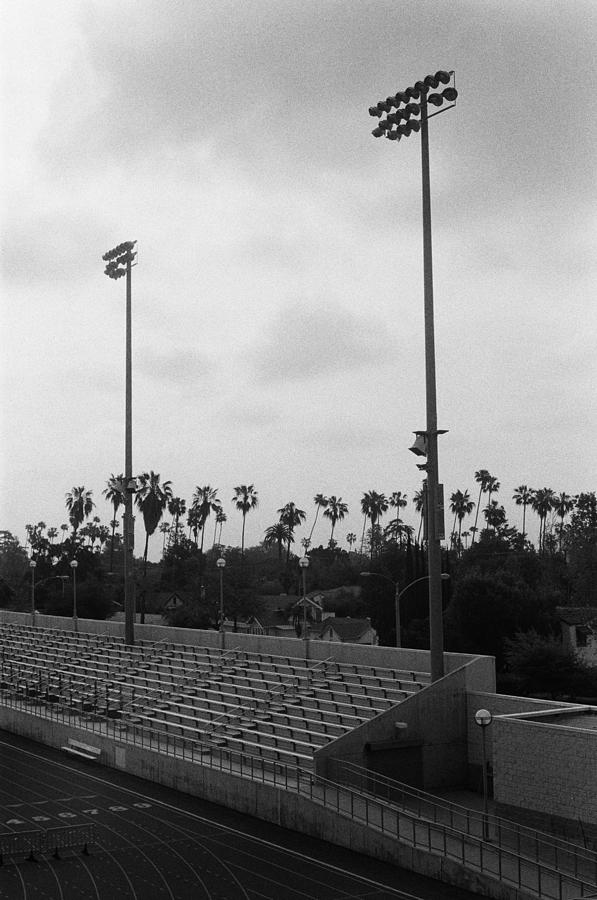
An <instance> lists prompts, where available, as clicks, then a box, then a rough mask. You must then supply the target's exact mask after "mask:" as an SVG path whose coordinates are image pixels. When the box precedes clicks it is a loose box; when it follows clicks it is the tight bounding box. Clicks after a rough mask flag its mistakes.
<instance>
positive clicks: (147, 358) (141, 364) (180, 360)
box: [135, 347, 217, 390]
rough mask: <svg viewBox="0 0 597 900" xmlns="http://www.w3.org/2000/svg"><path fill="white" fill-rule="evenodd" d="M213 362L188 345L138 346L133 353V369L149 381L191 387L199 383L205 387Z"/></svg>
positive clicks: (210, 374) (189, 388)
mask: <svg viewBox="0 0 597 900" xmlns="http://www.w3.org/2000/svg"><path fill="white" fill-rule="evenodd" d="M214 365H216V366H217V363H214V361H213V360H212V359H211V358H208V357H207V356H205V355H204V354H201V353H198V352H197V351H196V350H193V349H190V348H180V347H177V348H176V349H174V350H153V349H151V348H148V347H144V348H141V349H140V350H139V351H138V352H137V353H136V355H135V370H136V371H137V372H138V373H139V374H141V375H144V376H145V377H146V378H147V379H149V380H151V381H158V382H159V383H160V384H161V385H164V386H168V385H169V386H171V387H177V388H184V389H185V390H192V389H193V385H197V384H200V385H201V386H202V389H205V383H206V380H207V379H209V381H211V379H212V377H213V372H214Z"/></svg>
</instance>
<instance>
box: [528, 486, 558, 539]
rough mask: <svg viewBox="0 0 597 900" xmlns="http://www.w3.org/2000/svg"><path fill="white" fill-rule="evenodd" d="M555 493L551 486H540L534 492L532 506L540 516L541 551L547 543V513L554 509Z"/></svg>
mask: <svg viewBox="0 0 597 900" xmlns="http://www.w3.org/2000/svg"><path fill="white" fill-rule="evenodd" d="M554 500H555V494H554V492H553V491H552V489H551V488H539V490H537V491H534V492H533V498H532V500H531V506H532V507H533V509H534V511H535V512H536V513H537V515H538V516H539V552H541V551H542V550H543V548H544V545H545V523H546V521H547V514H548V513H549V512H550V510H551V509H553V505H554Z"/></svg>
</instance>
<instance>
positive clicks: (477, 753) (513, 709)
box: [466, 690, 577, 786]
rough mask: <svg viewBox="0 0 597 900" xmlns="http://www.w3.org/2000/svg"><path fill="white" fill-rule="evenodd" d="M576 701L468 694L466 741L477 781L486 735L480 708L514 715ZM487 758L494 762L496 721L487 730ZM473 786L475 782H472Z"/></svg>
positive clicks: (568, 704)
mask: <svg viewBox="0 0 597 900" xmlns="http://www.w3.org/2000/svg"><path fill="white" fill-rule="evenodd" d="M576 705H577V704H574V703H560V702H559V701H557V702H556V701H555V700H535V699H534V698H532V697H510V696H509V695H507V694H494V693H491V692H487V691H478V690H470V691H469V692H468V696H467V712H466V716H467V726H466V729H467V744H468V760H469V764H470V765H471V766H472V767H474V768H475V769H476V767H478V768H479V777H478V778H477V777H476V772H475V777H474V784H475V786H477V782H479V783H480V777H481V776H480V772H481V766H482V760H483V749H482V741H483V735H482V730H481V727H480V725H477V723H476V722H475V713H476V712H477V710H478V709H488V710H489V712H490V713H491V714H492V715H493V716H494V717H495V716H503V715H511V714H516V713H527V712H529V713H530V712H540V711H542V710H546V711H549V710H551V709H562V708H564V707H571V708H572V707H574V706H576ZM485 741H486V744H485V746H486V753H487V759H488V761H489V763H490V764H491V765H493V723H492V724H491V725H489V726H488V728H487V731H486V733H485ZM471 786H472V785H471Z"/></svg>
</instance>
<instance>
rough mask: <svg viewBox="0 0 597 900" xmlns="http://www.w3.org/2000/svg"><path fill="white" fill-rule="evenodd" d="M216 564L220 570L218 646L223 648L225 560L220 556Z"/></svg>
mask: <svg viewBox="0 0 597 900" xmlns="http://www.w3.org/2000/svg"><path fill="white" fill-rule="evenodd" d="M216 566H217V567H218V569H219V570H220V647H221V648H222V650H223V649H224V641H225V633H224V568H225V567H226V560H225V559H224V557H222V556H221V557H220V558H219V559H217V560H216Z"/></svg>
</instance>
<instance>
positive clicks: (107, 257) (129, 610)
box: [102, 241, 137, 644]
mask: <svg viewBox="0 0 597 900" xmlns="http://www.w3.org/2000/svg"><path fill="white" fill-rule="evenodd" d="M136 243H137V242H136V241H125V242H124V243H123V244H119V245H118V246H117V247H114V248H113V249H112V250H108V252H107V253H104V255H103V256H102V259H103V260H104V262H105V263H106V268H105V269H104V272H105V274H106V275H107V276H108V278H113V279H118V278H122V277H123V276H124V275H126V360H125V382H126V388H125V417H124V418H125V428H124V430H125V438H124V482H125V491H124V522H123V525H124V527H123V532H124V534H123V539H124V639H125V642H126V643H127V644H134V643H135V583H134V573H133V563H134V560H133V547H134V524H133V492H134V488H133V490H130V489H129V485H130V484H131V482H133V481H134V479H133V438H132V432H133V429H132V396H133V387H132V381H133V379H132V337H131V332H132V312H131V269H132V266H133V261H134V259H135V257H136V255H137V254H136V252H134V251H133V247H134V246H135V244H136Z"/></svg>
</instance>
